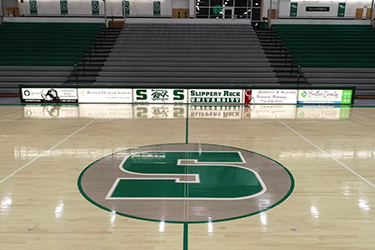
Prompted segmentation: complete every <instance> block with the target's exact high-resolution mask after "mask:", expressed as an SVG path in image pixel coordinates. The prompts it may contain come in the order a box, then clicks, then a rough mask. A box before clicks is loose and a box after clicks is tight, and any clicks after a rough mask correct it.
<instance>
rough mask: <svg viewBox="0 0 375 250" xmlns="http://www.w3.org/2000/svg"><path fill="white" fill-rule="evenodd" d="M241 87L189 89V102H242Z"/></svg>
mask: <svg viewBox="0 0 375 250" xmlns="http://www.w3.org/2000/svg"><path fill="white" fill-rule="evenodd" d="M242 95H243V91H242V90H241V89H189V103H242Z"/></svg>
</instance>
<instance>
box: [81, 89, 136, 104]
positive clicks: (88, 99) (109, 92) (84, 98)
mask: <svg viewBox="0 0 375 250" xmlns="http://www.w3.org/2000/svg"><path fill="white" fill-rule="evenodd" d="M78 100H79V103H132V102H133V100H132V89H114V88H108V89H101V88H91V89H78Z"/></svg>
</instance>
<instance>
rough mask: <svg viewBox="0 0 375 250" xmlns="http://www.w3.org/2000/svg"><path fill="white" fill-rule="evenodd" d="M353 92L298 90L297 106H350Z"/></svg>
mask: <svg viewBox="0 0 375 250" xmlns="http://www.w3.org/2000/svg"><path fill="white" fill-rule="evenodd" d="M352 95H353V90H339V89H337V90H336V89H306V90H303V89H302V90H298V99H297V103H298V104H314V103H324V104H351V102H352Z"/></svg>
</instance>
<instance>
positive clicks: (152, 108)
mask: <svg viewBox="0 0 375 250" xmlns="http://www.w3.org/2000/svg"><path fill="white" fill-rule="evenodd" d="M185 117H186V105H164V104H150V105H148V104H136V105H134V118H135V119H176V118H185Z"/></svg>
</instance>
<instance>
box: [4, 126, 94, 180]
mask: <svg viewBox="0 0 375 250" xmlns="http://www.w3.org/2000/svg"><path fill="white" fill-rule="evenodd" d="M93 122H94V121H91V122H89V123H87V124H86V125H84V126H82V127H81V128H79V129H78V130H76V131H74V132H73V133H71V134H70V135H68V137H65V138H64V139H63V140H61V141H60V142H58V143H56V144H55V145H54V146H52V147H51V148H49V149H47V150H46V151H44V152H43V153H41V154H40V155H38V156H37V157H34V158H33V159H32V160H31V161H29V162H28V163H26V164H24V165H23V166H22V167H20V168H18V169H16V170H15V171H13V172H12V173H11V174H9V175H8V176H6V177H5V178H3V179H1V180H0V184H2V183H4V182H5V181H6V180H8V179H10V178H12V177H13V176H14V175H15V174H17V173H18V172H20V171H21V170H22V169H24V168H26V167H27V166H29V165H30V164H31V163H33V162H35V161H36V160H38V159H39V158H40V157H42V156H43V155H45V154H46V153H47V152H49V151H51V150H53V149H54V148H56V147H58V146H59V145H61V144H63V143H64V142H66V141H67V140H69V139H70V138H71V137H73V136H74V135H76V134H77V133H78V132H80V131H82V130H83V129H85V128H86V127H87V126H89V125H90V124H92V123H93Z"/></svg>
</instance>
